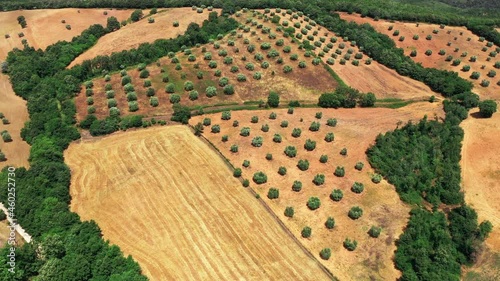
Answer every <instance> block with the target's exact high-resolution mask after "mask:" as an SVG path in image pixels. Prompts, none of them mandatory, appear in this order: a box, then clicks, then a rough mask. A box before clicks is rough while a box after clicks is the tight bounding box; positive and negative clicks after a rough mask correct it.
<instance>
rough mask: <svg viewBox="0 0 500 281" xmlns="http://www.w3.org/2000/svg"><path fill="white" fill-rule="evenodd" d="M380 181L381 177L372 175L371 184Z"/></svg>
mask: <svg viewBox="0 0 500 281" xmlns="http://www.w3.org/2000/svg"><path fill="white" fill-rule="evenodd" d="M381 181H382V176H381V175H379V174H373V175H372V182H373V183H379V182H381Z"/></svg>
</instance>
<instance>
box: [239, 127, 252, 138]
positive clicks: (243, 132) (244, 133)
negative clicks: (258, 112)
mask: <svg viewBox="0 0 500 281" xmlns="http://www.w3.org/2000/svg"><path fill="white" fill-rule="evenodd" d="M249 135H250V128H249V127H243V128H242V129H241V131H240V136H243V137H248V136H249Z"/></svg>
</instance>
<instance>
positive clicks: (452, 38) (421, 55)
mask: <svg viewBox="0 0 500 281" xmlns="http://www.w3.org/2000/svg"><path fill="white" fill-rule="evenodd" d="M339 14H340V15H341V17H342V18H343V19H345V20H347V21H354V22H356V23H360V24H361V23H369V24H371V25H372V26H373V27H374V28H375V29H376V30H377V31H378V32H380V33H383V34H386V35H388V36H389V37H391V38H393V39H394V42H395V43H396V45H397V46H398V47H400V48H403V49H404V51H405V54H407V55H410V53H411V51H413V50H417V56H416V57H414V58H413V59H414V60H415V61H416V62H419V63H421V64H422V65H423V66H425V67H433V68H438V69H445V70H452V71H455V72H457V73H458V74H459V75H460V77H462V78H464V79H467V80H469V81H471V82H473V84H474V92H476V93H478V94H479V95H481V96H482V97H485V98H494V99H498V98H500V94H499V93H500V86H499V85H497V82H498V81H500V77H499V76H498V74H497V75H496V76H495V77H493V78H490V77H488V76H487V73H488V72H489V71H490V70H495V71H496V72H497V73H498V72H500V70H498V69H495V68H494V67H493V65H494V64H495V62H496V61H500V58H499V56H498V55H497V56H496V57H494V58H491V60H490V61H487V58H488V55H489V53H490V52H492V51H495V49H496V48H497V47H499V46H496V45H493V46H492V47H487V46H486V43H487V41H486V40H485V41H484V42H480V41H479V37H478V36H477V35H474V34H473V33H472V32H471V31H469V30H467V29H466V28H465V27H457V26H445V27H444V29H441V28H440V26H439V25H436V24H424V23H420V24H419V26H417V25H416V24H415V23H405V22H394V23H391V22H389V21H386V20H379V21H375V20H374V19H372V18H368V17H365V18H361V16H359V15H357V14H352V15H349V14H347V13H339ZM389 26H393V30H389ZM395 30H399V31H400V33H399V36H393V33H394V31H395ZM433 30H438V31H439V32H438V34H434V33H433ZM448 32H449V33H448ZM413 35H419V39H418V40H414V39H413ZM427 35H432V40H426V36H427ZM400 36H405V40H404V41H403V42H401V41H399V40H398V39H399V37H400ZM467 38H471V39H470V41H467ZM448 42H450V43H451V45H450V46H447V43H448ZM483 47H486V48H487V50H486V51H482V48H483ZM455 48H458V49H459V50H458V51H457V52H455ZM426 50H432V55H430V56H427V55H425V51H426ZM440 50H445V51H446V54H445V55H439V51H440ZM464 52H467V55H465V56H464V57H463V56H462V54H463V53H464ZM448 55H451V56H453V59H461V60H462V62H461V63H460V65H458V66H453V65H452V62H451V61H450V62H447V61H445V59H446V57H447V56H448ZM471 56H477V61H476V62H470V61H469V59H470V57H471ZM464 65H470V67H471V69H470V70H469V71H468V72H464V71H462V67H463V66H464ZM482 65H484V66H485V68H484V69H481V66H482ZM474 71H477V72H479V73H481V76H480V77H479V79H477V80H473V79H470V77H469V76H470V75H471V73H472V72H474ZM483 79H486V80H489V81H490V85H489V86H488V87H482V86H481V85H480V83H481V81H482V80H483Z"/></svg>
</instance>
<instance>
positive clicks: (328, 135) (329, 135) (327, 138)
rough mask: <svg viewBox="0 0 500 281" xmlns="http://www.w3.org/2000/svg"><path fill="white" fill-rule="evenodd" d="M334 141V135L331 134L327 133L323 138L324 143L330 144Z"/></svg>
mask: <svg viewBox="0 0 500 281" xmlns="http://www.w3.org/2000/svg"><path fill="white" fill-rule="evenodd" d="M334 139H335V135H334V134H333V133H327V134H326V136H325V141H326V142H332V141H333V140H334Z"/></svg>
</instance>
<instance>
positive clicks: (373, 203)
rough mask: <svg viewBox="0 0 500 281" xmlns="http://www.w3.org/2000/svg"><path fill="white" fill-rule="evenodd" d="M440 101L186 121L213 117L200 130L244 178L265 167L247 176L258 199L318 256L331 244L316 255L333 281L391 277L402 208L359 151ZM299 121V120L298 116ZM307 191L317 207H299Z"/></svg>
mask: <svg viewBox="0 0 500 281" xmlns="http://www.w3.org/2000/svg"><path fill="white" fill-rule="evenodd" d="M440 108H441V105H437V104H430V103H416V104H412V105H409V106H407V107H404V108H401V109H398V110H393V109H384V108H375V109H359V108H357V109H352V110H349V109H338V110H332V109H317V108H314V109H313V108H310V109H305V108H297V109H295V113H294V114H293V115H290V114H287V112H286V110H275V112H277V115H278V117H277V119H276V120H270V119H269V118H268V117H269V114H270V113H271V111H272V110H264V111H238V112H232V118H231V120H229V121H222V120H221V119H220V118H221V117H220V116H221V115H220V113H219V114H212V115H207V116H197V117H195V118H193V119H191V122H190V123H191V124H192V125H194V124H196V123H197V122H201V121H202V119H203V118H205V117H210V118H211V119H212V125H213V124H219V125H220V126H221V132H220V133H218V134H214V133H211V132H210V127H205V132H204V136H206V137H207V138H208V139H209V140H210V141H211V142H212V143H213V144H214V145H215V146H216V147H217V148H218V149H219V150H220V151H221V152H222V154H224V155H225V157H227V158H228V159H229V160H230V162H231V163H232V164H233V165H234V166H235V167H241V168H242V170H243V178H247V179H250V180H251V179H252V176H253V174H254V173H255V172H257V171H264V172H265V173H266V174H267V177H268V181H267V183H266V184H262V185H256V184H255V183H253V182H252V181H251V184H250V187H251V188H252V189H254V190H255V191H256V192H257V193H259V194H260V196H261V198H263V200H264V201H265V202H266V203H267V204H269V206H270V207H271V208H272V210H273V211H274V212H275V213H276V215H277V216H278V217H279V218H280V219H282V220H283V221H284V223H285V224H286V226H287V227H288V228H289V229H290V230H291V232H292V233H293V234H294V235H296V236H297V237H298V238H299V239H300V240H301V241H302V243H303V244H304V245H305V246H306V247H307V248H308V249H309V250H310V251H311V253H313V254H314V255H315V256H316V257H318V259H320V257H319V252H320V250H321V249H322V248H325V247H330V248H331V249H332V253H333V254H332V258H330V260H328V261H323V260H321V262H322V263H323V264H324V265H325V266H326V267H328V268H329V269H330V271H332V273H333V274H334V275H335V276H337V277H338V278H340V280H369V279H373V280H394V279H396V278H397V277H399V276H400V272H399V271H397V270H396V269H395V268H394V266H393V262H392V258H393V254H394V250H395V249H396V247H395V245H394V241H395V240H396V239H397V238H398V237H399V235H400V234H401V233H402V230H403V227H404V226H405V225H406V223H407V219H408V211H409V207H407V206H406V205H405V204H403V203H402V202H401V200H399V197H398V195H397V194H396V192H395V190H394V187H393V186H391V185H389V184H388V183H387V182H385V181H383V182H382V183H380V184H373V183H372V182H371V180H370V175H371V174H372V173H373V170H372V169H371V168H370V166H369V165H368V163H367V159H366V155H365V151H366V149H367V148H368V147H369V145H370V144H372V143H373V141H374V139H375V137H376V136H377V134H379V133H383V132H386V131H388V130H392V129H394V128H396V126H397V123H398V121H402V122H406V121H408V120H417V119H420V118H422V117H423V116H424V114H428V115H429V116H432V115H434V114H438V115H439V116H442V114H443V113H442V110H441V109H440ZM316 112H322V113H323V117H322V119H321V120H317V119H315V113H316ZM252 116H258V117H259V122H258V123H257V124H253V123H251V122H250V119H251V117H252ZM332 117H335V118H337V120H338V125H337V126H336V127H328V126H326V124H325V123H326V120H327V119H328V118H332ZM302 118H303V120H302V121H301V119H302ZM234 120H238V121H239V122H240V124H239V127H237V128H234V127H233V126H232V123H233V121H234ZM283 120H287V121H289V125H288V127H287V128H281V127H280V123H281V121H283ZM313 121H319V122H321V124H322V125H321V128H320V131H319V132H311V131H309V130H308V127H309V125H310V124H311V122H313ZM263 124H268V125H269V127H270V130H269V132H267V133H265V132H262V131H261V130H260V128H261V126H262V125H263ZM242 127H250V128H251V133H250V136H249V137H242V136H240V135H239V132H240V130H241V128H242ZM293 128H301V129H302V135H301V136H300V137H299V138H293V137H292V136H291V132H292V130H293ZM327 132H334V133H335V141H334V142H333V143H327V142H325V141H324V140H323V138H324V136H325V134H326V133H327ZM275 133H280V134H281V136H282V137H283V141H282V143H279V144H277V143H274V142H273V141H272V138H273V136H274V134H275ZM223 135H228V136H229V141H227V142H222V140H221V136H223ZM255 136H262V137H263V140H264V141H263V145H262V147H259V148H257V147H253V146H252V145H251V140H252V138H253V137H255ZM306 139H312V140H315V141H316V142H317V147H316V149H315V150H314V151H311V152H307V151H305V149H304V148H303V145H304V142H305V140H306ZM233 144H237V145H239V152H237V153H231V152H230V147H231V145H233ZM288 145H294V146H295V147H297V149H298V154H297V156H296V157H295V158H289V157H287V156H286V155H284V153H283V150H284V148H285V147H286V146H288ZM343 147H345V148H347V149H348V156H346V157H344V156H341V155H340V154H339V151H340V150H341V149H342V148H343ZM267 153H272V156H273V159H272V160H271V161H268V160H266V159H265V156H266V154H267ZM322 154H326V155H328V157H329V159H328V162H327V163H325V164H321V163H320V162H319V160H318V159H319V157H320V155H322ZM300 159H307V160H308V161H309V162H310V167H309V169H308V170H307V171H300V170H299V169H298V168H297V167H296V165H297V161H298V160H300ZM243 160H249V161H250V166H249V167H248V168H244V167H242V162H243ZM358 161H362V162H364V163H365V167H364V169H363V170H362V171H357V170H355V169H354V165H355V164H356V162H358ZM338 165H341V166H344V167H345V169H346V176H345V177H343V178H338V177H335V176H334V175H333V172H334V170H335V167H336V166H338ZM280 166H285V167H286V168H287V170H288V172H287V174H286V175H285V176H280V175H279V174H278V173H277V171H278V168H279V167H280ZM319 173H322V174H324V175H325V177H326V180H325V184H323V185H321V186H319V187H318V186H315V185H314V184H313V183H312V179H313V177H314V176H315V175H316V174H319ZM295 180H300V181H301V182H302V183H303V187H302V190H301V191H300V192H294V191H292V189H291V186H292V183H293V182H294V181H295ZM355 181H358V182H362V183H364V185H365V190H364V192H363V193H362V194H355V193H353V192H352V191H350V187H351V185H352V184H353V183H354V182H355ZM270 187H275V188H278V189H279V190H280V197H279V199H276V200H270V199H268V198H267V196H266V195H267V192H268V189H269V188H270ZM335 188H339V189H341V190H343V192H344V198H343V199H342V201H340V202H333V201H332V200H330V199H329V195H330V193H331V192H332V190H333V189H335ZM310 196H317V197H318V198H320V200H321V207H320V208H319V209H317V210H315V211H311V210H309V209H308V208H307V207H306V202H307V200H308V198H309V197H310ZM355 205H359V206H360V207H362V208H363V210H364V215H363V216H362V217H361V218H360V219H358V220H351V219H349V218H348V217H347V212H348V210H349V209H350V208H351V207H352V206H355ZM287 206H293V207H294V209H295V215H294V217H293V218H291V219H290V218H287V217H285V216H284V213H283V212H284V210H285V207H287ZM328 216H332V217H334V219H335V221H336V226H335V228H334V229H333V230H328V229H326V228H325V226H324V223H325V220H326V218H327V217H328ZM371 225H379V226H382V227H383V231H382V235H381V236H380V237H379V238H378V239H373V238H370V237H369V236H368V234H367V231H368V229H369V228H370V226H371ZM304 226H310V227H311V228H312V236H311V238H309V239H304V238H301V234H300V233H301V230H302V228H303V227H304ZM346 237H348V238H351V239H355V240H357V241H358V248H357V249H356V250H355V251H354V252H349V251H347V250H346V249H344V248H343V246H342V242H343V241H344V239H345V238H346Z"/></svg>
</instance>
